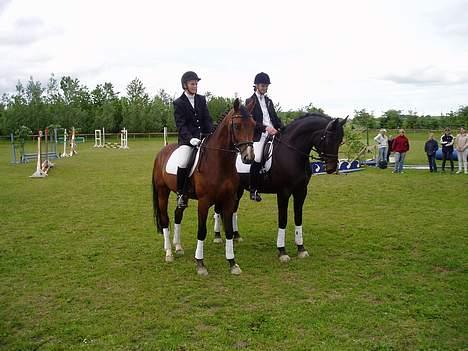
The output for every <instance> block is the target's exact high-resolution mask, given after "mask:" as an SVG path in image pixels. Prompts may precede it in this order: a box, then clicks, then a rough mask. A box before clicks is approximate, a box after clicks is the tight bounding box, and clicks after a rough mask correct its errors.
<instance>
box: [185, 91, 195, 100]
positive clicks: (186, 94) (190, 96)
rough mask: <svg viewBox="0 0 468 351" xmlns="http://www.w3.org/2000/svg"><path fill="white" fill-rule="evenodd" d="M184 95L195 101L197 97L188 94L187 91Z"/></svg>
mask: <svg viewBox="0 0 468 351" xmlns="http://www.w3.org/2000/svg"><path fill="white" fill-rule="evenodd" d="M184 94H185V96H186V97H188V98H189V99H195V95H192V94H190V93H188V92H187V91H184Z"/></svg>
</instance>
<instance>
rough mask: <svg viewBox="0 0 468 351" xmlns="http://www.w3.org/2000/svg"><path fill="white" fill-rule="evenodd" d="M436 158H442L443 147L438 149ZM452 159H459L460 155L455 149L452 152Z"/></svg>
mask: <svg viewBox="0 0 468 351" xmlns="http://www.w3.org/2000/svg"><path fill="white" fill-rule="evenodd" d="M436 160H442V149H439V150H437V151H436ZM452 160H454V161H457V160H458V155H457V152H456V151H455V150H453V152H452Z"/></svg>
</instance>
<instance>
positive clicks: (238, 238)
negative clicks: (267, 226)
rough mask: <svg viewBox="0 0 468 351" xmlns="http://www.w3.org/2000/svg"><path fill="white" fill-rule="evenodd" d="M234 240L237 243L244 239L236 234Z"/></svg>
mask: <svg viewBox="0 0 468 351" xmlns="http://www.w3.org/2000/svg"><path fill="white" fill-rule="evenodd" d="M234 241H237V242H238V243H241V242H243V241H244V239H243V238H242V237H241V236H238V237H237V238H236V237H235V238H234Z"/></svg>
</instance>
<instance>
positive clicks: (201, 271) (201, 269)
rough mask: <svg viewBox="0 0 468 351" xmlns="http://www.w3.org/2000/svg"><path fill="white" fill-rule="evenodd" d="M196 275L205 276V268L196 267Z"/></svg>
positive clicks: (206, 271) (206, 272)
mask: <svg viewBox="0 0 468 351" xmlns="http://www.w3.org/2000/svg"><path fill="white" fill-rule="evenodd" d="M197 274H198V275H201V276H207V275H208V270H207V269H206V267H197Z"/></svg>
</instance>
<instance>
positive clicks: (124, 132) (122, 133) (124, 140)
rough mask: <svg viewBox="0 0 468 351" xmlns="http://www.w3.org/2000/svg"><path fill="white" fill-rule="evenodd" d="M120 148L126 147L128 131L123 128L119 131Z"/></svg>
mask: <svg viewBox="0 0 468 351" xmlns="http://www.w3.org/2000/svg"><path fill="white" fill-rule="evenodd" d="M120 148H121V149H128V131H127V129H125V128H124V129H122V130H121V131H120Z"/></svg>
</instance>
